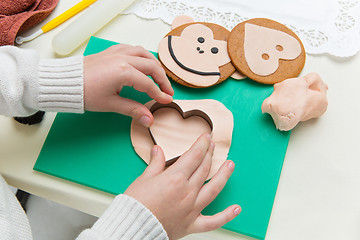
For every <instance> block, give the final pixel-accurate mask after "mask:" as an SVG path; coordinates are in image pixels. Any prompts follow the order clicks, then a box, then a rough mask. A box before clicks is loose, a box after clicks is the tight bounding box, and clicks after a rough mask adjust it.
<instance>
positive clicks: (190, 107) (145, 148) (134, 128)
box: [130, 99, 234, 179]
mask: <svg viewBox="0 0 360 240" xmlns="http://www.w3.org/2000/svg"><path fill="white" fill-rule="evenodd" d="M174 103H176V104H177V106H178V107H180V108H181V110H182V112H184V113H187V114H189V113H191V111H199V112H198V113H197V114H195V115H197V116H199V113H200V115H201V114H203V113H205V114H206V115H207V116H208V117H209V118H210V119H211V123H212V141H213V142H214V143H215V149H214V154H213V157H212V164H211V169H210V172H209V174H208V177H207V179H209V178H211V177H212V176H214V174H215V173H216V172H217V171H218V170H219V168H220V167H221V165H222V164H223V163H224V162H225V161H226V159H227V156H228V153H229V149H230V146H231V138H232V131H233V127H234V118H233V115H232V113H231V111H230V110H229V109H227V108H226V107H225V106H224V104H222V103H221V102H219V101H216V100H213V99H204V100H174ZM154 104H156V102H155V101H150V102H148V103H146V104H145V106H146V107H147V108H148V109H149V110H150V109H151V108H152V106H153V105H154ZM160 110H161V109H159V110H158V111H160ZM172 110H173V111H176V110H174V109H172ZM156 112H157V111H156ZM156 112H154V114H156ZM201 112H202V113H201ZM175 114H177V117H180V118H181V119H180V120H182V116H181V115H180V114H179V112H175ZM193 115H194V114H193ZM155 117H156V118H157V116H155ZM185 117H186V116H185ZM192 118H194V117H189V118H188V120H190V119H192ZM201 121H202V123H204V121H203V120H201ZM172 123H173V122H172V121H166V124H170V125H175V124H172ZM206 124H207V125H208V126H210V125H211V124H209V123H206V122H205V125H206ZM172 127H173V126H172ZM152 131H154V129H153V128H152ZM130 134H131V143H132V145H133V147H134V150H135V152H136V153H137V154H138V155H139V156H140V157H141V158H142V159H143V160H144V161H145V162H146V163H147V164H149V163H150V158H151V149H152V148H153V146H154V141H153V139H152V138H151V134H150V131H149V128H146V127H144V126H142V125H140V124H139V122H138V121H136V120H133V121H132V122H131V131H130ZM155 135H156V133H155ZM184 135H186V133H183V134H182V136H184ZM155 137H156V136H155ZM164 140H165V141H173V140H174V137H173V136H171V135H170V136H169V137H168V139H164ZM158 141H159V140H158ZM177 141H178V142H177V144H178V145H180V144H182V143H183V141H182V140H177ZM193 143H194V142H193ZM186 150H188V149H186ZM174 155H176V154H174Z"/></svg>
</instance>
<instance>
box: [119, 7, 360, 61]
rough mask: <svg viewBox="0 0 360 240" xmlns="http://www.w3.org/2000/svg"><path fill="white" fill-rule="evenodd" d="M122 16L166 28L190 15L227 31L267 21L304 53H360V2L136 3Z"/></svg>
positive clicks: (341, 55)
mask: <svg viewBox="0 0 360 240" xmlns="http://www.w3.org/2000/svg"><path fill="white" fill-rule="evenodd" d="M125 13H134V14H136V15H137V16H139V17H142V18H146V19H157V18H159V19H162V20H163V21H164V22H165V23H168V24H171V22H172V20H173V19H174V17H175V16H177V15H189V16H192V17H193V18H194V19H195V20H196V21H205V22H213V23H217V24H219V25H222V26H224V27H226V28H227V29H229V30H231V29H232V28H233V27H234V26H235V25H237V24H238V23H239V22H241V21H244V20H247V19H250V18H257V17H266V18H270V19H273V20H276V21H279V22H281V23H283V24H285V25H286V26H287V27H289V28H290V29H292V30H293V31H294V32H295V33H296V34H297V35H298V36H299V38H300V39H301V41H302V42H303V44H304V47H305V50H306V52H307V53H310V54H323V53H328V54H331V55H334V56H338V57H349V56H352V55H355V54H356V53H357V52H358V51H359V50H360V0H291V1H289V0H271V1H269V0H192V1H191V0H181V1H174V0H138V1H137V2H135V3H134V4H133V5H132V6H131V7H130V8H129V9H127V11H126V12H125Z"/></svg>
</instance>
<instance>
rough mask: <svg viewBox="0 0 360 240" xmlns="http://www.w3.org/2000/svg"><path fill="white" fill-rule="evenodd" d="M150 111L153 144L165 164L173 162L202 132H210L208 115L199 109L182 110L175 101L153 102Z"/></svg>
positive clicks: (150, 130) (210, 124)
mask: <svg viewBox="0 0 360 240" xmlns="http://www.w3.org/2000/svg"><path fill="white" fill-rule="evenodd" d="M150 111H151V112H152V113H153V116H154V122H153V124H152V125H151V127H150V128H149V132H150V135H151V138H152V139H153V141H154V144H156V145H159V146H160V147H161V148H162V149H163V151H164V155H165V159H166V165H167V166H169V165H171V164H172V163H174V162H175V161H176V160H177V159H178V158H179V157H180V156H181V155H182V154H183V153H184V152H186V151H187V150H188V149H189V148H190V147H191V145H193V143H194V142H195V141H196V139H198V138H199V136H200V135H201V134H203V133H211V132H212V122H211V120H210V118H209V116H208V115H207V114H206V113H204V112H202V111H200V110H196V109H194V110H190V111H187V112H183V111H182V109H181V108H180V107H179V105H177V104H176V103H174V102H172V103H170V104H159V103H156V104H154V105H153V106H152V107H151V109H150Z"/></svg>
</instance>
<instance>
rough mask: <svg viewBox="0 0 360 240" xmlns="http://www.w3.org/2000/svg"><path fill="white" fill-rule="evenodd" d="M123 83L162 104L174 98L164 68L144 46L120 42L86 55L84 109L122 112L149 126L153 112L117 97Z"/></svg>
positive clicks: (129, 100) (137, 103)
mask: <svg viewBox="0 0 360 240" xmlns="http://www.w3.org/2000/svg"><path fill="white" fill-rule="evenodd" d="M147 75H150V76H151V77H152V78H153V79H154V80H151V79H150V78H149V77H148V76H147ZM156 84H158V85H159V86H158V85H156ZM124 86H130V87H133V88H134V89H136V90H138V91H140V92H145V93H147V94H148V95H149V97H151V98H152V99H154V100H155V101H157V102H159V103H162V104H167V103H171V102H172V100H173V99H172V95H174V90H173V89H172V87H171V84H170V82H169V79H168V78H167V77H166V74H165V71H164V69H163V68H162V67H161V64H160V62H159V61H158V60H157V59H156V58H155V57H154V55H152V54H151V53H150V52H149V51H147V50H145V49H144V48H143V47H139V46H138V47H133V46H130V45H126V44H119V45H115V46H112V47H110V48H108V49H106V50H104V51H102V52H100V53H97V54H93V55H89V56H86V57H85V59H84V104H85V110H88V111H96V112H117V113H121V114H124V115H128V116H131V117H132V118H134V119H135V120H137V121H139V123H140V124H141V125H144V126H146V127H149V126H150V125H151V124H152V123H153V121H154V117H153V115H152V114H151V112H150V111H149V109H147V108H146V107H145V106H144V105H143V104H141V103H139V102H136V101H134V100H132V99H128V98H123V97H121V96H119V93H120V91H121V90H122V88H123V87H124Z"/></svg>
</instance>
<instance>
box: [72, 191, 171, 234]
mask: <svg viewBox="0 0 360 240" xmlns="http://www.w3.org/2000/svg"><path fill="white" fill-rule="evenodd" d="M100 239H101V240H110V239H118V240H130V239H131V240H155V239H156V240H168V239H169V238H168V236H167V234H166V232H165V230H164V228H163V227H162V225H161V223H160V222H159V221H158V220H157V218H156V217H155V216H154V215H153V214H152V213H151V212H150V210H148V209H147V208H146V207H145V206H144V205H142V204H141V203H140V202H138V201H137V200H135V199H134V198H132V197H129V196H127V195H122V194H121V195H118V196H117V197H116V198H115V199H114V201H113V202H112V203H111V205H110V207H109V208H108V209H107V210H106V211H105V212H104V214H103V215H102V216H101V217H100V218H99V219H98V220H97V222H96V223H95V224H94V226H93V227H92V228H91V229H87V230H85V231H83V232H82V233H81V234H80V235H79V237H78V238H77V240H100Z"/></svg>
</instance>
